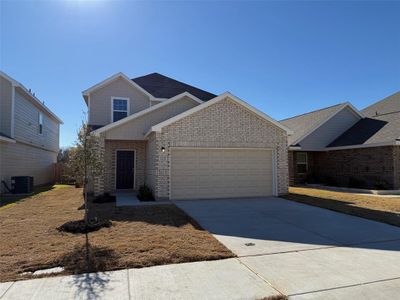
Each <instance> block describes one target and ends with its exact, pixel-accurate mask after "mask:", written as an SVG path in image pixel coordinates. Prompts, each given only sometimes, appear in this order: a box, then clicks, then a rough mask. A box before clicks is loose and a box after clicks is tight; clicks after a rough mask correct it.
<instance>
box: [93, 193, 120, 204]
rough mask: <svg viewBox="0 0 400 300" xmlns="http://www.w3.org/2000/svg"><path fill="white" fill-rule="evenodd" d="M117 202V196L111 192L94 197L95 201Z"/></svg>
mask: <svg viewBox="0 0 400 300" xmlns="http://www.w3.org/2000/svg"><path fill="white" fill-rule="evenodd" d="M108 202H115V196H112V195H110V193H104V194H103V195H100V196H97V197H96V198H94V199H93V203H108Z"/></svg>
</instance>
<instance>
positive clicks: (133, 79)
mask: <svg viewBox="0 0 400 300" xmlns="http://www.w3.org/2000/svg"><path fill="white" fill-rule="evenodd" d="M150 75H159V76H162V77H165V78H168V79H169V80H172V81H175V82H178V83H180V84H183V85H185V86H188V87H191V88H195V89H198V90H200V91H202V92H205V93H208V94H210V95H214V96H215V97H216V96H217V95H216V94H214V93H211V92H209V91H206V90H203V89H201V88H198V87H197V86H194V85H191V84H188V83H186V82H183V81H180V80H177V79H175V78H172V77H169V76H166V75H163V74H161V73H158V72H152V73H149V74H147V75H143V76H139V77H135V78H131V80H132V81H135V79H139V78H143V77H146V76H150Z"/></svg>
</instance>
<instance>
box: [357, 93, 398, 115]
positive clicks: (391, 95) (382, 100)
mask: <svg viewBox="0 0 400 300" xmlns="http://www.w3.org/2000/svg"><path fill="white" fill-rule="evenodd" d="M396 94H400V91H397V92H394V93H393V94H390V95H389V96H386V97H384V98H383V99H381V100H379V101H376V102H374V103H372V104H370V105H368V106H366V107H364V108H363V109H362V110H361V111H362V112H363V111H365V110H367V109H369V108H370V107H372V106H375V105H377V104H379V103H382V102H384V101H387V100H388V98H391V97H393V96H394V95H396Z"/></svg>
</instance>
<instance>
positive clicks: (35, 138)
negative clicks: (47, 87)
mask: <svg viewBox="0 0 400 300" xmlns="http://www.w3.org/2000/svg"><path fill="white" fill-rule="evenodd" d="M60 124H62V121H61V120H60V119H59V118H58V117H57V116H56V115H55V114H53V113H52V112H51V111H50V110H49V109H48V108H47V107H46V106H45V105H44V104H43V103H42V102H40V101H39V99H37V98H36V97H35V96H34V95H33V94H32V93H31V92H30V91H28V90H27V89H26V88H25V87H24V86H23V85H22V84H21V83H19V82H18V81H16V80H14V79H12V78H11V77H10V76H8V75H7V74H5V73H3V72H0V181H4V182H5V183H6V184H7V185H8V186H9V187H10V184H11V177H13V176H32V177H33V182H34V185H42V184H46V183H50V182H52V181H53V180H54V163H55V162H56V161H57V154H58V150H59V127H60ZM0 191H1V192H6V191H7V190H6V189H5V186H4V184H3V183H1V189H0Z"/></svg>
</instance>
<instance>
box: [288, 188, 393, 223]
mask: <svg viewBox="0 0 400 300" xmlns="http://www.w3.org/2000/svg"><path fill="white" fill-rule="evenodd" d="M283 198H286V199H288V200H293V201H296V202H300V203H305V204H310V205H314V206H319V207H323V208H327V209H331V210H334V211H339V212H343V213H346V214H350V215H355V216H359V217H363V218H366V219H371V220H375V221H380V222H384V223H388V224H392V225H396V226H400V196H399V197H397V196H396V197H388V196H376V195H365V194H354V193H346V192H334V191H327V190H323V189H317V188H308V187H307V188H303V187H291V188H289V194H288V195H285V196H283Z"/></svg>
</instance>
